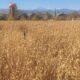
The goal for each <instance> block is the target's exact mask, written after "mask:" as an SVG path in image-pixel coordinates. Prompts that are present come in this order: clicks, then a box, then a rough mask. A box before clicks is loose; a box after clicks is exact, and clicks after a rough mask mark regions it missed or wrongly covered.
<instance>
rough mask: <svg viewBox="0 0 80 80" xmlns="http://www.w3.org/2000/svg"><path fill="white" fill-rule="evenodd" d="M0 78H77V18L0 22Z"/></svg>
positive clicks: (79, 69) (79, 52) (79, 27)
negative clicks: (75, 19) (71, 19)
mask: <svg viewBox="0 0 80 80" xmlns="http://www.w3.org/2000/svg"><path fill="white" fill-rule="evenodd" d="M0 80H80V21H65V22H64V21H21V22H20V21H6V22H4V21H2V22H0Z"/></svg>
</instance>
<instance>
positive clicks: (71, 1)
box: [0, 0, 80, 10]
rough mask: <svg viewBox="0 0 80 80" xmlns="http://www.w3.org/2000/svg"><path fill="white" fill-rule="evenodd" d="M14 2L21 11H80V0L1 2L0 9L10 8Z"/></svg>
mask: <svg viewBox="0 0 80 80" xmlns="http://www.w3.org/2000/svg"><path fill="white" fill-rule="evenodd" d="M10 2H14V3H16V4H17V6H18V8H19V9H28V10H29V9H36V8H47V9H64V8H67V9H77V10H79V9H80V0H0V9H2V8H4V9H6V8H8V4H9V3H10Z"/></svg>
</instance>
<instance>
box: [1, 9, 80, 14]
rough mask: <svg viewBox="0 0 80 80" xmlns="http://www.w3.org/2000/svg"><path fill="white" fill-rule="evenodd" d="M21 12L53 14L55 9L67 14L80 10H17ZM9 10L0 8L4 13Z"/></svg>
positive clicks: (57, 10)
mask: <svg viewBox="0 0 80 80" xmlns="http://www.w3.org/2000/svg"><path fill="white" fill-rule="evenodd" d="M18 11H19V12H21V13H28V14H30V13H46V12H49V13H51V14H54V13H55V11H56V12H57V13H58V14H60V13H65V14H69V13H72V12H74V11H77V12H79V13H80V10H70V9H56V10H51V9H43V8H38V9H34V10H21V9H19V10H18ZM8 12H9V10H8V9H0V13H4V14H8Z"/></svg>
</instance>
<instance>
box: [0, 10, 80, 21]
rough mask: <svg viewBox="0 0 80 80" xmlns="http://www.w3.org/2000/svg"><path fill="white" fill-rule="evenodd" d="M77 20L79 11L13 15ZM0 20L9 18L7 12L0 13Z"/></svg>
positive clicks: (26, 17) (20, 18)
mask: <svg viewBox="0 0 80 80" xmlns="http://www.w3.org/2000/svg"><path fill="white" fill-rule="evenodd" d="M77 19H78V20H79V19H80V13H78V12H72V13H69V14H65V13H60V14H58V15H57V14H55V15H54V14H50V13H49V12H46V13H31V14H27V13H22V14H20V13H17V14H16V15H15V18H14V20H77ZM0 20H11V18H10V16H9V14H1V13H0Z"/></svg>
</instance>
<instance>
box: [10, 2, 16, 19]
mask: <svg viewBox="0 0 80 80" xmlns="http://www.w3.org/2000/svg"><path fill="white" fill-rule="evenodd" d="M16 9H17V6H16V4H14V3H10V4H9V16H10V17H12V18H15V15H16Z"/></svg>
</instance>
